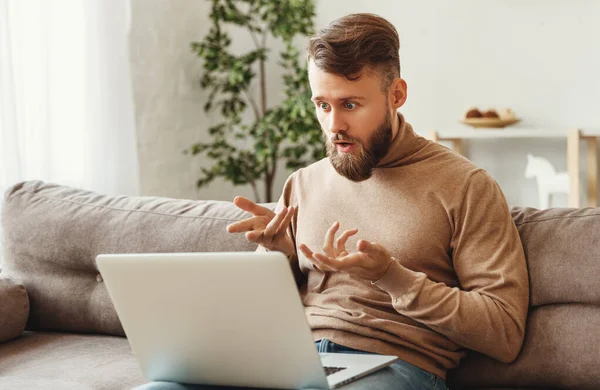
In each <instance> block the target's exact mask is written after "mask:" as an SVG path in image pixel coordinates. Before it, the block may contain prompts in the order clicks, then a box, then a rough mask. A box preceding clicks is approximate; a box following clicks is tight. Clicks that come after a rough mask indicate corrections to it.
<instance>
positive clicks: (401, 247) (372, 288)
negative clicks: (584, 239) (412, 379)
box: [278, 115, 529, 378]
mask: <svg viewBox="0 0 600 390" xmlns="http://www.w3.org/2000/svg"><path fill="white" fill-rule="evenodd" d="M399 116H400V127H399V131H398V134H397V136H396V137H395V138H394V139H393V141H392V145H391V148H390V151H389V153H388V154H387V156H386V157H385V158H384V159H383V160H382V161H381V162H380V164H379V165H378V167H377V168H376V169H375V170H374V171H373V176H372V177H371V178H369V179H368V180H365V181H363V182H359V183H355V182H352V181H350V180H348V179H346V178H344V177H342V176H340V175H339V174H338V173H337V172H336V171H335V170H334V168H333V167H332V166H331V163H330V161H329V159H328V158H325V159H323V160H321V161H318V162H316V163H314V164H312V165H310V166H308V167H306V168H302V169H300V170H298V171H296V172H294V173H293V174H292V175H291V176H290V177H289V179H288V180H287V182H286V184H285V187H284V190H283V194H282V196H281V198H280V199H279V204H278V208H280V207H282V205H286V206H295V207H297V209H298V211H297V214H296V216H295V217H294V218H293V220H292V223H291V227H290V230H289V232H290V234H291V236H292V238H293V240H294V242H295V243H296V247H297V246H298V245H299V244H300V243H303V244H306V245H307V246H308V247H309V248H310V249H311V250H313V251H322V249H321V248H322V246H323V240H324V237H325V233H326V231H327V229H328V228H329V227H330V226H331V225H332V224H333V222H334V221H339V222H340V228H339V231H338V234H341V232H343V231H344V230H347V229H352V228H358V234H356V235H355V236H353V237H351V239H350V240H348V242H347V244H346V248H347V249H348V250H351V251H355V250H356V242H357V241H358V240H359V239H364V240H368V241H374V242H376V243H378V244H381V245H383V246H384V247H385V248H386V249H387V250H388V251H389V252H390V254H391V255H392V256H393V257H394V258H395V259H396V260H397V261H396V262H394V263H393V264H392V266H391V267H390V268H389V269H388V270H387V272H386V274H385V275H384V276H383V277H382V278H381V279H380V280H378V281H376V282H375V283H371V282H370V281H367V280H364V279H361V278H359V277H355V276H352V275H349V274H346V273H341V272H326V273H325V274H323V273H321V272H318V271H316V270H314V269H313V267H312V265H311V262H310V261H309V260H308V259H307V258H305V257H304V255H303V254H302V253H301V252H300V251H296V253H297V255H296V256H293V257H292V260H291V266H292V270H293V271H294V274H295V276H296V280H297V282H298V283H299V292H300V296H301V298H302V302H303V303H304V306H305V312H306V316H307V319H308V322H309V324H310V326H311V328H312V331H313V335H314V339H315V340H319V339H321V338H328V339H330V340H331V341H333V342H335V343H339V344H342V345H345V346H348V347H351V348H356V349H360V350H365V351H370V352H376V353H380V354H387V355H396V356H398V357H399V358H400V359H402V360H404V361H407V362H409V363H412V364H414V365H416V366H419V367H421V368H423V369H425V370H427V371H429V372H432V373H434V374H436V375H439V376H441V377H443V378H445V377H446V372H447V370H448V369H451V368H454V367H456V366H457V364H458V362H459V360H460V359H461V358H462V357H463V356H464V353H465V348H468V349H473V350H476V351H479V352H481V353H484V354H486V355H489V356H491V357H493V358H496V359H498V360H501V361H504V362H508V361H512V360H514V359H515V358H516V356H517V354H518V352H519V350H520V348H521V345H522V342H523V336H524V330H525V319H526V315H527V307H528V300H529V285H528V277H527V268H526V264H525V256H524V252H523V248H522V245H521V241H520V238H519V234H518V232H517V229H516V227H515V225H514V223H513V219H512V218H511V215H510V213H509V209H508V206H507V203H506V200H505V198H504V195H503V194H502V191H501V190H500V188H499V187H498V185H497V184H496V182H495V181H494V180H493V179H492V178H491V177H490V176H489V175H488V174H487V173H486V172H485V171H484V170H483V169H480V168H478V167H477V166H475V165H473V164H472V163H471V162H470V161H469V160H467V159H466V158H463V157H461V156H459V155H458V154H456V153H454V152H452V151H451V150H449V149H447V148H446V147H444V146H442V145H439V144H437V143H434V142H431V141H429V140H426V139H424V138H423V137H420V136H418V135H417V134H416V133H415V132H414V131H413V129H412V127H411V126H410V125H409V124H408V123H406V122H405V121H404V118H403V117H402V115H399Z"/></svg>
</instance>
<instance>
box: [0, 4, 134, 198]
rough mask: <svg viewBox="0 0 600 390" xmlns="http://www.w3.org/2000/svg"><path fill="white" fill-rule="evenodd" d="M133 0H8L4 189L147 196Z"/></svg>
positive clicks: (4, 17) (1, 104)
mask: <svg viewBox="0 0 600 390" xmlns="http://www.w3.org/2000/svg"><path fill="white" fill-rule="evenodd" d="M128 28H129V1H127V0H0V190H2V191H4V190H6V188H7V187H9V186H10V185H12V184H14V183H16V182H18V181H22V180H32V179H40V180H43V181H47V182H54V183H59V184H66V185H71V186H75V187H80V188H85V189H90V190H94V191H98V192H101V193H106V194H130V195H135V194H137V193H138V190H139V184H138V182H139V175H138V162H137V146H136V137H135V124H134V110H133V102H132V91H131V82H130V71H129V57H128V44H127V33H128Z"/></svg>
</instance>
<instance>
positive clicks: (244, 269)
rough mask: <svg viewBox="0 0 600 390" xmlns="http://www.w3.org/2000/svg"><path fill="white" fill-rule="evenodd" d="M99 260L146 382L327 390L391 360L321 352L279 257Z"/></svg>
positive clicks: (158, 255)
mask: <svg viewBox="0 0 600 390" xmlns="http://www.w3.org/2000/svg"><path fill="white" fill-rule="evenodd" d="M96 262H97V265H98V269H99V270H100V273H101V275H102V278H103V279H104V281H105V283H106V288H107V289H108V293H109V296H110V298H111V300H112V302H113V304H114V306H115V309H116V311H117V315H118V316H119V319H120V320H121V324H122V325H123V329H124V331H125V334H126V335H127V338H128V340H129V343H130V345H131V349H132V351H133V353H134V355H135V357H136V359H137V360H138V362H139V364H140V367H141V370H142V373H143V374H144V376H145V377H146V379H148V380H149V381H172V382H181V383H189V384H205V385H221V386H245V387H261V388H277V389H308V388H310V389H329V388H337V387H340V386H342V385H344V384H346V383H349V382H351V381H353V380H356V379H358V378H361V377H363V376H365V375H367V374H369V373H372V372H374V371H376V370H378V369H381V368H383V367H386V366H388V365H390V364H392V363H393V362H394V361H396V360H397V357H396V356H384V355H375V354H338V353H324V354H319V353H318V352H317V349H316V347H315V344H314V341H313V337H312V334H311V329H310V327H309V325H308V322H307V320H306V317H305V314H304V307H303V305H302V302H301V300H300V296H299V294H298V290H297V287H296V283H295V281H294V277H293V275H292V271H291V269H290V266H289V263H288V261H287V259H286V257H285V256H284V255H283V254H281V253H279V252H268V253H260V252H221V253H155V254H110V255H99V256H98V257H97V258H96Z"/></svg>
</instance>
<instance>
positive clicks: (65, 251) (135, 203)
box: [2, 181, 256, 335]
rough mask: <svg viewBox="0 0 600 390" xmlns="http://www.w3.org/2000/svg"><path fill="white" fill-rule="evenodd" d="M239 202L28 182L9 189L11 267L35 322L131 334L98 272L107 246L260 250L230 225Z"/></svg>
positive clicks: (6, 215)
mask: <svg viewBox="0 0 600 390" xmlns="http://www.w3.org/2000/svg"><path fill="white" fill-rule="evenodd" d="M247 217H248V214H247V213H245V212H244V211H242V210H240V209H238V208H237V207H235V206H234V205H233V203H231V202H219V201H193V200H182V199H180V200H176V199H168V198H156V197H132V196H106V195H100V194H96V193H93V192H90V191H85V190H81V189H75V188H70V187H64V186H59V185H55V184H47V183H43V182H40V181H33V182H25V183H20V184H17V185H15V186H13V187H12V188H11V189H9V190H8V191H7V192H6V195H5V204H4V208H3V212H2V226H3V230H4V234H5V245H6V247H5V259H4V264H3V267H4V273H6V274H8V275H12V276H14V277H16V278H18V279H19V280H20V281H22V283H23V284H24V285H25V287H26V288H27V292H28V293H29V298H30V303H31V311H30V317H29V322H28V325H27V329H31V330H44V329H45V330H65V331H78V332H94V333H95V332H98V333H107V334H114V335H123V334H124V333H123V329H122V327H121V324H120V322H119V320H118V317H117V315H116V312H115V310H114V307H113V305H112V303H111V301H110V298H109V296H108V294H107V291H106V288H105V286H104V283H103V282H102V278H100V275H99V273H98V269H97V267H96V263H95V258H96V256H97V255H98V254H101V253H154V252H213V251H214V252H218V251H254V250H255V249H256V245H255V244H250V243H248V242H247V241H246V239H245V237H244V235H242V234H230V233H227V232H226V229H225V228H226V226H227V225H228V224H230V223H232V222H234V221H238V220H240V219H243V218H247Z"/></svg>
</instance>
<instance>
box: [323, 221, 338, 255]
mask: <svg viewBox="0 0 600 390" xmlns="http://www.w3.org/2000/svg"><path fill="white" fill-rule="evenodd" d="M339 227H340V223H339V222H338V221H335V222H334V223H333V225H331V227H330V228H329V229H327V233H325V241H323V250H324V251H325V252H329V251H331V250H332V249H333V239H334V237H335V232H337V230H338V229H339Z"/></svg>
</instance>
